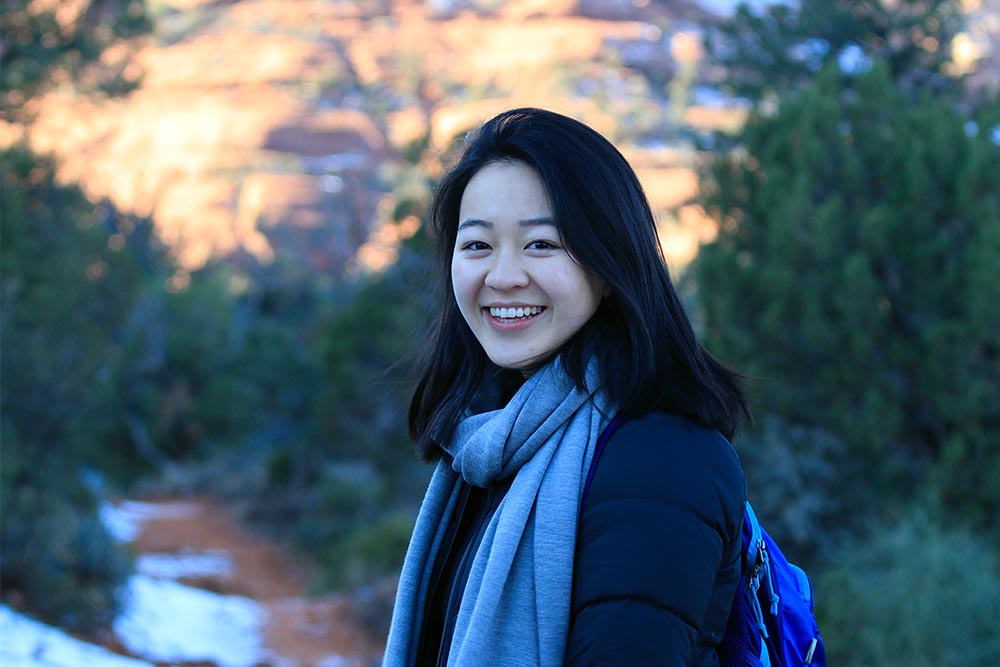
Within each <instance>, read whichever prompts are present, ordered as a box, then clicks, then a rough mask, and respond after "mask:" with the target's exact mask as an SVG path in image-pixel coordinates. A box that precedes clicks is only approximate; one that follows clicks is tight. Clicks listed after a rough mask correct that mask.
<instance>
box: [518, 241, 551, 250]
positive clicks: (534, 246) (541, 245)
mask: <svg viewBox="0 0 1000 667" xmlns="http://www.w3.org/2000/svg"><path fill="white" fill-rule="evenodd" d="M558 248H559V246H558V245H557V244H556V243H555V242H554V241H544V240H542V239H539V240H537V241H532V242H531V243H529V244H528V245H526V246H525V249H527V250H558Z"/></svg>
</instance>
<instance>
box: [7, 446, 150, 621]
mask: <svg viewBox="0 0 1000 667" xmlns="http://www.w3.org/2000/svg"><path fill="white" fill-rule="evenodd" d="M0 506H2V507H3V514H4V516H3V522H2V523H0V544H2V545H3V548H2V551H0V588H2V589H3V591H4V595H5V597H6V598H8V599H10V600H11V601H19V602H20V603H21V604H23V605H24V606H25V607H26V608H27V610H28V611H30V612H31V613H33V614H35V615H37V616H39V617H40V618H42V619H44V620H46V621H48V622H50V623H55V624H57V625H60V626H62V627H66V628H69V629H71V630H75V631H79V632H87V631H90V630H93V629H95V628H98V627H106V626H108V625H109V624H110V623H111V621H112V620H113V618H114V616H115V614H117V613H118V611H119V609H120V607H121V603H122V598H121V592H122V588H121V587H122V584H124V583H125V580H126V579H127V577H128V576H129V575H130V574H131V572H132V563H131V560H130V558H129V557H128V555H127V554H126V552H125V551H124V550H123V549H122V547H121V545H119V544H118V543H117V542H116V541H115V540H114V539H113V538H112V536H111V535H110V534H109V533H108V531H107V529H106V528H105V527H104V525H103V523H102V522H101V520H100V518H99V516H98V513H97V499H96V497H95V496H94V494H93V493H92V492H91V491H90V489H89V488H87V486H86V485H85V484H84V483H83V480H82V470H81V469H80V468H79V467H78V466H76V465H74V464H73V463H72V462H71V461H67V460H66V457H65V456H61V455H60V454H59V453H58V452H57V453H53V452H48V451H46V450H45V449H44V448H43V447H39V446H37V445H32V444H30V443H25V442H21V441H18V440H17V438H16V436H15V435H14V434H13V433H12V432H11V431H10V430H8V429H5V433H4V460H3V466H2V467H0Z"/></svg>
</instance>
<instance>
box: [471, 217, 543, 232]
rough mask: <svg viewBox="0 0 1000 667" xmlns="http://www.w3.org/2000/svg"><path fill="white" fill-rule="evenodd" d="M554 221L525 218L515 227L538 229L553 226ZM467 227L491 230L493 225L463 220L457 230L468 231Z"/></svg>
mask: <svg viewBox="0 0 1000 667" xmlns="http://www.w3.org/2000/svg"><path fill="white" fill-rule="evenodd" d="M555 224H556V223H555V221H554V220H553V219H552V218H526V219H524V220H518V221H517V225H518V226H519V227H538V226H540V225H552V226H553V227H554V226H555ZM469 227H485V228H486V229H493V223H492V222H490V221H489V220H481V219H479V218H469V219H467V220H463V221H462V222H460V223H459V225H458V230H459V231H462V230H463V229H468V228H469Z"/></svg>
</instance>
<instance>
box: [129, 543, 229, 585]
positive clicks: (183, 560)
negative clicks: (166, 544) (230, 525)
mask: <svg viewBox="0 0 1000 667" xmlns="http://www.w3.org/2000/svg"><path fill="white" fill-rule="evenodd" d="M135 569H136V571H137V572H138V573H139V574H144V575H146V576H147V577H155V578H157V579H181V578H184V577H187V578H193V577H206V578H210V579H216V580H220V581H225V580H227V579H231V578H232V576H233V557H232V556H230V555H229V552H227V551H224V550H222V549H206V550H205V551H196V550H194V549H191V550H185V551H181V552H180V553H177V554H143V555H141V556H139V557H138V558H137V559H136V560H135Z"/></svg>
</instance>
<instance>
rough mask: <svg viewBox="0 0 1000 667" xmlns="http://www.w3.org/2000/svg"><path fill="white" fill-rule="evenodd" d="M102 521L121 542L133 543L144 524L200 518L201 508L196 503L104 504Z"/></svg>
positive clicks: (100, 510)
mask: <svg viewBox="0 0 1000 667" xmlns="http://www.w3.org/2000/svg"><path fill="white" fill-rule="evenodd" d="M98 511H99V513H100V517H101V521H103V522H104V525H105V526H106V527H107V529H108V530H109V531H110V532H111V535H112V536H113V537H114V538H115V539H116V540H118V541H119V542H132V541H134V540H135V538H136V537H138V536H139V532H140V531H141V530H142V526H143V524H146V523H148V522H150V521H156V520H158V519H188V518H191V517H195V516H198V512H199V511H200V508H199V507H198V505H196V504H195V503H184V502H177V503H144V502H139V501H136V500H126V501H124V502H121V503H118V504H117V505H115V504H112V503H109V502H103V503H101V506H100V508H98Z"/></svg>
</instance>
